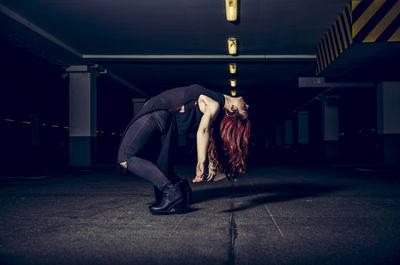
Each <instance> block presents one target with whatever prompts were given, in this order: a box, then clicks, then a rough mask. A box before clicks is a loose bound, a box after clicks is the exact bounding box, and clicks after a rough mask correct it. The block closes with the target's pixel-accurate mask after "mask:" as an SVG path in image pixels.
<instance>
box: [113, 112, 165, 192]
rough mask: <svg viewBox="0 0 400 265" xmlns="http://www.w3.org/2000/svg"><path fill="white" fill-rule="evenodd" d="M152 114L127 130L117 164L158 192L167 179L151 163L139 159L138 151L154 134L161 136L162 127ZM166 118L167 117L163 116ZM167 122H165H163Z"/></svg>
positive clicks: (140, 119) (137, 121)
mask: <svg viewBox="0 0 400 265" xmlns="http://www.w3.org/2000/svg"><path fill="white" fill-rule="evenodd" d="M152 115H153V114H152V113H150V114H147V115H145V116H143V117H141V118H139V119H138V120H136V121H135V122H134V123H133V124H131V125H130V127H129V128H128V129H127V131H126V133H125V135H124V138H123V140H122V142H121V145H120V148H119V152H118V162H119V163H120V164H121V165H122V166H124V165H125V164H124V162H125V163H126V167H127V169H128V170H129V171H131V172H132V173H133V174H135V175H137V176H139V177H142V178H144V179H146V180H148V181H150V182H151V183H153V185H154V186H156V187H157V188H158V189H159V190H162V188H163V187H164V186H165V185H167V184H168V183H170V181H169V180H168V178H167V177H166V176H165V175H164V174H163V173H162V172H161V171H160V169H159V168H158V167H157V166H156V165H155V164H154V163H152V162H151V161H149V160H147V159H144V158H142V157H139V156H138V155H139V153H140V151H141V150H142V149H143V147H144V146H145V145H146V143H147V142H148V141H149V139H151V137H152V136H154V134H161V132H162V127H160V124H159V123H158V122H156V121H155V119H154V118H153V117H152ZM164 116H165V117H166V118H168V115H164ZM165 122H167V121H165Z"/></svg>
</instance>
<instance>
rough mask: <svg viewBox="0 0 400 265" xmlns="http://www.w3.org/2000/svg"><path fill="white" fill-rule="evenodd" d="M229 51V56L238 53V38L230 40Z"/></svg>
mask: <svg viewBox="0 0 400 265" xmlns="http://www.w3.org/2000/svg"><path fill="white" fill-rule="evenodd" d="M228 50H229V54H236V53H237V39H236V38H229V39H228Z"/></svg>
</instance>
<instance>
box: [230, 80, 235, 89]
mask: <svg viewBox="0 0 400 265" xmlns="http://www.w3.org/2000/svg"><path fill="white" fill-rule="evenodd" d="M230 84H231V87H236V80H235V79H231V80H230Z"/></svg>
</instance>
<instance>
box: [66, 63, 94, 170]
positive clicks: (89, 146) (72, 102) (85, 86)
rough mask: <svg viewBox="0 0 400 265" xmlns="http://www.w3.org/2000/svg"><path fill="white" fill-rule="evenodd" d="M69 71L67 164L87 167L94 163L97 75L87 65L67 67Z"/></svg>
mask: <svg viewBox="0 0 400 265" xmlns="http://www.w3.org/2000/svg"><path fill="white" fill-rule="evenodd" d="M66 71H67V72H68V73H69V165H70V166H72V167H89V166H93V165H94V163H95V154H96V153H95V150H96V149H95V148H96V144H95V143H96V127H97V120H96V119H97V117H96V116H97V115H96V114H97V113H96V112H97V109H96V94H97V93H96V92H97V87H96V78H97V73H96V72H94V71H91V70H90V69H88V67H87V66H86V65H76V66H70V67H68V68H67V70H66Z"/></svg>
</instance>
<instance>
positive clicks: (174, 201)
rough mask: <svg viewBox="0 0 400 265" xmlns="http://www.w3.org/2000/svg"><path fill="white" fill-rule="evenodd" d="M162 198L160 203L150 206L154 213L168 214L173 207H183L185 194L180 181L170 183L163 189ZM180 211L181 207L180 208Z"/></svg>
mask: <svg viewBox="0 0 400 265" xmlns="http://www.w3.org/2000/svg"><path fill="white" fill-rule="evenodd" d="M161 193H162V198H161V202H160V204H159V205H156V206H152V207H150V211H151V212H152V213H153V214H168V213H169V212H170V211H171V209H172V208H174V207H176V206H179V207H178V208H181V205H180V204H182V202H183V200H184V199H183V196H182V192H181V189H180V185H179V183H177V184H175V185H174V184H172V183H168V184H167V185H166V186H165V187H164V188H163V189H162V191H161ZM179 211H180V209H179Z"/></svg>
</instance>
